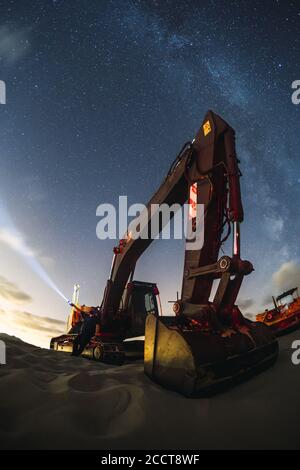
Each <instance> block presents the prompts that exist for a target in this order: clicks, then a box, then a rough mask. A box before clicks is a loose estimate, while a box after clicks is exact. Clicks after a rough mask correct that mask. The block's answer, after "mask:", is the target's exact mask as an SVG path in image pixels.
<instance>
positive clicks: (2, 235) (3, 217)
mask: <svg viewBox="0 0 300 470" xmlns="http://www.w3.org/2000/svg"><path fill="white" fill-rule="evenodd" d="M0 242H1V243H3V244H5V245H6V246H8V247H9V248H11V249H12V250H13V251H14V252H15V253H17V254H19V255H20V256H21V257H22V258H23V259H24V260H25V261H26V263H27V264H28V266H29V267H30V268H31V269H32V271H34V272H35V274H36V275H37V276H38V277H39V278H40V279H41V280H42V281H44V282H45V284H47V285H48V286H49V287H50V288H51V289H52V290H53V291H54V292H56V293H57V294H58V295H59V296H60V297H61V298H62V299H64V300H65V301H66V302H68V303H70V301H69V300H68V299H67V297H66V296H65V295H64V294H63V293H62V292H61V290H60V289H59V288H58V287H57V285H56V284H55V282H54V281H53V279H51V277H50V276H49V274H48V273H47V272H46V270H45V269H44V268H43V266H42V265H41V264H40V262H39V261H38V259H37V255H36V253H35V252H34V251H33V250H32V249H31V247H29V246H28V245H27V243H26V241H25V240H24V238H23V237H22V235H21V233H20V232H19V231H18V229H17V228H16V225H15V224H14V222H13V220H12V218H11V216H10V214H9V212H8V210H7V209H6V207H5V206H4V204H3V202H0Z"/></svg>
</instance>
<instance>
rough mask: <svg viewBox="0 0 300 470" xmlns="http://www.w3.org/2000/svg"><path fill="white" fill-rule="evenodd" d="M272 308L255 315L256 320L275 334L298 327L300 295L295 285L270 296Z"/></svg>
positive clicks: (299, 325)
mask: <svg viewBox="0 0 300 470" xmlns="http://www.w3.org/2000/svg"><path fill="white" fill-rule="evenodd" d="M272 299H273V304H274V308H272V309H266V310H265V311H264V312H263V313H258V314H257V315H256V321H258V322H261V323H263V324H264V325H266V326H267V327H268V328H270V329H272V331H273V332H274V334H275V335H276V336H282V335H284V334H286V333H290V332H291V331H294V330H296V329H297V328H300V297H299V292H298V288H297V287H293V288H292V289H289V290H287V291H286V292H283V293H282V294H280V295H278V296H277V297H276V298H275V297H272Z"/></svg>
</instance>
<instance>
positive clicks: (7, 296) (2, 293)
mask: <svg viewBox="0 0 300 470" xmlns="http://www.w3.org/2000/svg"><path fill="white" fill-rule="evenodd" d="M0 297H1V298H2V299H4V300H8V301H9V302H12V303H14V304H21V303H24V302H31V300H32V298H31V297H30V295H28V294H26V292H23V291H22V290H21V289H19V287H18V286H17V285H16V284H14V283H13V282H10V281H8V280H7V279H6V278H5V277H4V276H0Z"/></svg>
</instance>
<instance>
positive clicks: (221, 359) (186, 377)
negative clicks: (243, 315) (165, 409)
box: [144, 315, 278, 397]
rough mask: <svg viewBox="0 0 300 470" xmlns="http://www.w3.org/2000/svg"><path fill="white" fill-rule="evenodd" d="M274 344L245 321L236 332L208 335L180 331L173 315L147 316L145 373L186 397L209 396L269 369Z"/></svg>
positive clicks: (267, 334)
mask: <svg viewBox="0 0 300 470" xmlns="http://www.w3.org/2000/svg"><path fill="white" fill-rule="evenodd" d="M277 355H278V344H277V342H276V341H275V339H274V337H273V335H272V334H270V332H269V331H268V329H267V328H266V327H264V325H260V324H257V323H253V322H250V321H245V325H244V326H243V327H241V328H239V329H232V328H231V329H229V328H228V329H227V330H226V329H225V330H224V331H222V332H211V331H210V332H209V331H204V330H197V329H192V328H190V329H188V328H184V329H183V328H182V327H181V326H180V325H179V323H178V319H177V317H159V318H157V317H155V316H154V315H149V316H148V317H147V322H146V332H145V359H144V367H145V373H146V374H147V375H148V376H149V377H150V378H151V379H152V380H153V381H155V382H157V383H159V384H160V385H162V386H164V387H166V388H168V389H171V390H174V391H177V392H179V393H182V394H183V395H186V396H190V397H192V396H200V395H207V394H212V393H215V392H217V391H219V390H220V389H223V388H225V387H227V386H229V385H232V384H234V383H237V382H241V381H243V380H245V379H248V378H249V377H251V376H252V375H254V374H256V373H258V372H260V371H262V370H264V369H266V368H267V367H270V366H271V365H272V364H273V363H274V362H275V361H276V358H277Z"/></svg>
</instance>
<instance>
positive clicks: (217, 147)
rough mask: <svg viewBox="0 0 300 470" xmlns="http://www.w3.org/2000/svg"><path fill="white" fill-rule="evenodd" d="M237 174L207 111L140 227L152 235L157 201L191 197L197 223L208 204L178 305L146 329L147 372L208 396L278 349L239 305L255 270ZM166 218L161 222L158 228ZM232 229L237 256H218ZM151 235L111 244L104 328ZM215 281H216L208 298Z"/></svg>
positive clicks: (110, 324) (113, 320) (228, 141)
mask: <svg viewBox="0 0 300 470" xmlns="http://www.w3.org/2000/svg"><path fill="white" fill-rule="evenodd" d="M239 179H240V170H239V167H238V159H237V156H236V151H235V136H234V131H233V129H232V128H231V127H230V126H229V125H228V124H227V123H226V122H225V121H224V120H223V119H221V118H220V117H219V116H217V115H216V114H214V113H213V112H212V111H209V112H208V113H207V114H206V116H205V118H204V121H203V123H202V125H201V127H200V129H199V131H198V133H197V135H196V137H195V139H194V141H193V142H192V143H189V144H186V145H185V146H184V148H183V150H182V151H181V152H180V154H179V156H178V157H177V159H176V160H175V162H174V164H173V165H172V167H171V169H170V171H169V172H168V174H167V176H166V178H165V179H164V181H163V183H162V184H161V186H160V187H159V189H158V190H157V192H156V193H155V194H154V196H153V197H152V199H151V200H150V201H149V203H148V204H147V206H146V208H145V211H144V213H143V214H142V217H141V219H142V220H143V221H145V222H144V226H143V231H144V232H145V231H146V233H148V234H151V228H152V223H153V214H154V212H153V211H151V206H152V205H154V204H156V205H159V206H160V205H162V204H167V205H169V206H172V205H173V204H175V203H176V204H179V205H180V206H182V205H184V204H185V202H186V201H188V203H189V206H190V209H191V210H190V211H189V217H190V218H191V219H192V222H193V219H194V218H195V206H196V207H197V204H202V205H203V206H204V226H203V227H204V228H203V230H204V232H203V234H204V239H203V245H202V246H200V247H199V248H197V249H191V247H190V245H186V249H185V260H184V272H183V280H182V290H181V298H180V299H179V300H178V301H177V302H175V304H174V307H173V309H174V312H175V314H176V315H175V316H174V315H172V316H159V317H158V316H157V315H153V314H148V315H147V318H146V328H145V350H144V370H145V373H146V374H147V375H148V376H149V377H150V378H151V379H152V380H154V381H156V382H158V383H159V384H161V385H163V386H165V387H166V388H170V389H173V390H176V391H178V392H180V393H182V394H184V395H186V396H195V395H199V394H203V393H207V392H209V393H211V392H213V391H214V390H215V389H217V388H219V387H221V386H224V385H225V384H227V383H232V382H236V381H240V380H241V379H242V378H245V377H249V376H250V375H253V374H254V373H256V372H259V371H260V370H263V369H265V368H266V367H269V366H270V365H271V364H273V363H274V361H275V360H276V358H277V354H278V344H277V342H276V341H275V339H274V337H273V335H272V333H270V331H268V329H267V328H266V327H265V326H264V325H262V324H258V323H254V322H251V321H250V320H247V319H246V318H244V317H243V315H242V314H241V312H240V311H239V309H238V307H237V306H236V305H235V302H236V298H237V295H238V292H239V289H240V286H241V283H242V280H243V277H244V276H245V275H247V274H249V273H250V272H251V271H252V270H253V267H252V264H251V263H250V262H249V261H244V260H242V259H241V256H240V223H241V222H242V221H243V217H244V214H243V207H242V202H241V193H240V183H239ZM170 215H171V216H172V215H173V213H172V212H171V214H170ZM164 223H167V222H166V220H164V219H162V220H161V223H160V225H159V227H158V232H160V231H161V230H162V229H163V228H164ZM226 227H227V233H226V235H225V236H224V231H225V228H226ZM230 234H232V238H233V245H232V246H233V248H232V255H231V256H222V257H221V258H220V259H219V251H220V247H221V245H222V243H223V242H224V241H225V240H226V239H227V238H228V237H229V235H230ZM151 235H153V234H151ZM154 238H155V237H153V236H150V237H148V238H145V237H137V238H136V237H131V236H130V233H127V234H126V235H125V236H124V238H123V239H122V240H121V241H120V243H119V246H118V247H116V248H115V249H114V258H113V263H112V268H111V273H110V277H109V279H108V281H107V285H106V288H105V292H104V297H103V302H102V307H101V325H102V328H104V330H105V328H107V329H108V331H109V330H110V329H113V328H114V325H118V319H119V316H118V315H119V313H120V311H119V306H120V301H121V298H122V295H123V292H124V289H125V287H126V284H127V282H128V280H129V278H131V279H132V277H133V272H134V269H135V265H136V263H137V261H138V260H139V258H140V256H141V255H142V254H143V253H144V251H145V250H146V249H147V248H148V246H149V245H150V244H151V243H152V241H153V239H154ZM216 279H217V280H219V284H218V287H217V290H216V293H215V295H214V298H213V300H210V297H211V293H212V287H213V282H214V280H216ZM121 315H122V312H121ZM117 329H118V326H117Z"/></svg>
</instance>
